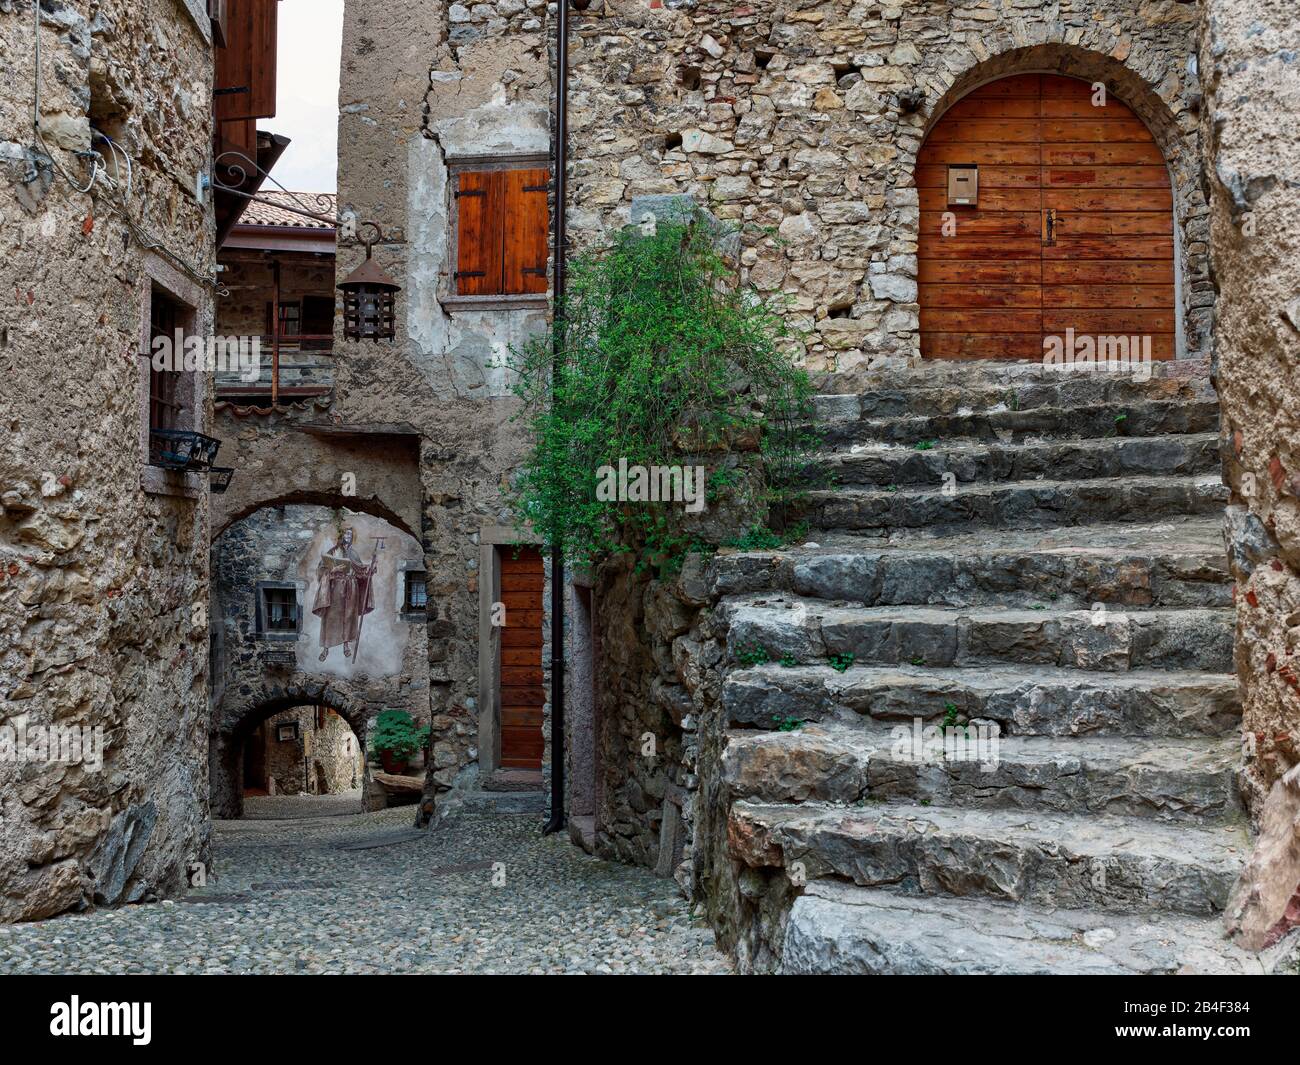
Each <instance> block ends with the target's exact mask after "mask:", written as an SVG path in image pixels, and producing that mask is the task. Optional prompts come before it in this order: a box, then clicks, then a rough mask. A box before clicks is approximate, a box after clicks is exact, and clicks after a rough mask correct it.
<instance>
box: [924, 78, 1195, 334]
mask: <svg viewBox="0 0 1300 1065" xmlns="http://www.w3.org/2000/svg"><path fill="white" fill-rule="evenodd" d="M962 163H965V164H975V165H977V166H978V167H979V202H978V205H977V206H974V207H964V206H952V207H950V206H949V205H948V203H947V171H948V166H949V165H950V164H962ZM916 184H917V188H918V194H919V201H920V222H921V231H920V240H919V243H918V267H919V275H918V276H919V289H920V296H919V300H920V305H921V354H922V356H923V357H926V358H948V359H976V358H987V359H1032V360H1039V359H1041V358H1042V356H1043V340H1044V338H1045V337H1047V336H1064V335H1065V330H1066V328H1067V327H1072V328H1073V329H1074V331H1075V333H1076V334H1103V333H1104V334H1124V335H1128V334H1134V333H1149V334H1152V336H1153V356H1154V357H1156V358H1172V357H1173V354H1174V313H1175V312H1174V292H1173V198H1172V191H1171V187H1170V181H1169V174H1168V171H1167V170H1166V168H1165V165H1164V160H1163V157H1162V156H1161V154H1160V149H1159V147H1158V146H1157V145H1156V144H1155V141H1154V140H1153V139H1152V137H1151V134H1150V132H1149V131H1148V130H1147V128H1146V126H1145V125H1144V124H1143V123H1142V122H1141V121H1140V120H1139V119H1138V118H1137V117H1136V116H1135V115H1134V114H1133V112H1132V111H1131V110H1129V108H1128V107H1126V106H1125V105H1124V104H1123V103H1121V102H1120V101H1119V100H1116V99H1114V97H1112V96H1109V95H1108V96H1107V97H1106V98H1105V102H1104V104H1100V105H1099V104H1098V103H1097V102H1096V100H1095V98H1094V90H1093V88H1092V86H1091V84H1090V83H1088V82H1084V81H1078V80H1076V79H1074V78H1066V77H1061V76H1058V75H1053V74H1020V75H1013V76H1011V77H1007V78H1002V79H1000V80H999V81H995V82H991V83H989V84H988V85H984V86H981V87H980V88H978V89H976V90H975V91H974V92H972V93H971V94H970V95H968V96H966V97H964V98H963V99H962V100H960V101H959V102H958V103H957V104H955V105H954V106H953V107H952V108H951V109H950V110H949V111H948V112H947V113H946V114H945V115H944V116H943V117H942V118H941V119H940V120H939V122H938V123H937V124H936V125H935V127H934V129H933V130H932V131H931V132H930V135H929V136H928V137H927V138H926V141H925V144H924V145H923V146H922V148H921V151H920V153H919V155H918V158H917V168H916Z"/></svg>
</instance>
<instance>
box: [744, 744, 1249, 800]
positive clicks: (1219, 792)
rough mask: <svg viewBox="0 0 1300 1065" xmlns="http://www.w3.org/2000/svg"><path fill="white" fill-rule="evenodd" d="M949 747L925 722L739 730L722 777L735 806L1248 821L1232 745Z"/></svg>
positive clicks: (1237, 748)
mask: <svg viewBox="0 0 1300 1065" xmlns="http://www.w3.org/2000/svg"><path fill="white" fill-rule="evenodd" d="M943 742H944V741H943V740H942V739H940V738H939V737H938V736H937V735H936V734H935V733H934V731H933V730H931V731H930V732H929V733H927V732H926V731H925V730H923V728H922V726H921V724H920V722H919V721H918V722H915V723H913V724H911V725H897V726H894V727H892V728H890V727H888V726H879V725H877V726H874V727H868V728H862V727H849V726H845V725H838V724H827V725H815V724H810V725H804V726H803V727H801V728H798V729H795V730H793V731H787V732H757V731H754V730H752V729H751V730H732V731H731V732H729V733H728V734H727V744H726V748H725V750H724V751H723V757H722V779H723V781H724V783H725V784H726V786H727V789H728V792H729V794H730V796H731V798H732V799H742V800H747V801H753V802H765V803H794V802H807V801H819V802H841V803H856V802H859V801H861V800H864V799H870V800H872V801H881V802H886V803H906V804H912V805H915V804H920V805H923V806H925V805H929V806H945V807H968V808H972V809H1018V810H1042V811H1048V812H1055V813H1065V814H1085V813H1094V814H1118V815H1123V816H1129V817H1139V818H1150V819H1153V820H1158V821H1203V820H1206V819H1223V818H1235V817H1237V816H1239V815H1240V813H1241V804H1240V800H1239V797H1238V793H1237V784H1236V769H1237V764H1238V762H1239V760H1240V753H1241V751H1240V745H1239V743H1238V742H1237V740H1236V739H1235V738H1233V737H1223V738H1219V737H1210V736H1201V737H1194V738H1190V739H1137V738H1134V737H1131V736H1125V737H1096V736H1087V737H1079V736H1069V737H1057V736H1001V735H996V734H995V730H991V729H989V728H988V727H986V726H985V727H972V728H970V729H962V728H957V729H956V730H954V731H952V732H949V734H948V737H947V742H946V745H945V746H943V747H940V746H939V744H940V743H943Z"/></svg>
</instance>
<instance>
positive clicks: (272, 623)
mask: <svg viewBox="0 0 1300 1065" xmlns="http://www.w3.org/2000/svg"><path fill="white" fill-rule="evenodd" d="M261 607H262V618H261V620H262V626H261V627H262V631H263V632H269V633H296V632H297V631H298V589H297V587H296V586H293V585H290V586H284V585H279V586H276V585H263V586H262V603H261Z"/></svg>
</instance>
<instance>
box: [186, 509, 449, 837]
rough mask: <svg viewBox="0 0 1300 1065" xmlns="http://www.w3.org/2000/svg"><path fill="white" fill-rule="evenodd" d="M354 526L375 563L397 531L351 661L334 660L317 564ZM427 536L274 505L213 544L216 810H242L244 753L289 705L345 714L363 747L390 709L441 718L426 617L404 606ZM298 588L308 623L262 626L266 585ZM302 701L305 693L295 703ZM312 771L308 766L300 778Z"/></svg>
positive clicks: (342, 514)
mask: <svg viewBox="0 0 1300 1065" xmlns="http://www.w3.org/2000/svg"><path fill="white" fill-rule="evenodd" d="M340 523H341V524H343V525H345V526H347V527H348V528H351V529H352V530H353V531H354V537H355V539H354V542H355V547H356V551H357V554H358V555H359V556H361V557H362V560H363V561H365V562H369V560H370V559H371V557H372V555H373V554H374V551H375V544H374V539H373V538H374V537H376V536H383V537H386V546H385V547H384V548H383V550H382V551H381V552H380V553H379V556H378V558H379V564H378V569H377V570H376V576H375V580H374V584H373V592H374V609H373V611H372V612H370V613H369V614H367V615H366V616H365V619H364V622H363V627H362V630H361V634H360V635H361V639H360V641H359V645H358V644H353V645H352V646H351V650H352V652H353V654H352V656H351V657H350V658H348V657H345V656H344V655H343V653H342V652H343V648H341V647H337V646H335V647H330V648H329V649H328V654H327V657H326V659H325V661H323V662H322V661H321V660H320V659H319V653H320V652H321V650H322V647H321V645H320V641H319V640H318V638H317V634H318V630H319V626H320V619H319V618H317V617H316V616H315V615H314V614H313V613H312V608H313V603H314V602H315V599H316V595H315V590H316V587H317V584H316V568H317V565H318V562H319V560H320V557H321V554H322V552H323V551H324V550H328V549H329V547H330V546H331V545H332V543H333V540H334V538H335V533H336V528H337V526H338V525H339V524H340ZM421 560H422V549H421V548H420V545H419V543H418V542H417V541H416V540H415V539H414V538H412V537H411V536H409V535H407V534H406V533H404V532H402V531H401V530H400V529H398V528H396V527H394V526H392V525H390V524H388V523H387V522H386V521H384V520H382V519H381V518H377V517H373V516H370V515H367V514H361V513H356V512H351V511H348V510H345V509H337V510H336V509H332V508H326V507H319V506H298V505H289V506H284V507H265V508H262V509H261V510H258V511H257V512H255V513H254V514H252V515H250V516H248V517H246V518H243V519H241V520H240V521H238V522H235V523H234V524H233V525H231V526H230V527H229V528H228V529H226V530H225V531H224V532H223V533H222V534H221V535H220V536H219V537H218V539H217V540H216V542H215V543H214V545H213V551H212V574H213V588H212V592H213V604H212V611H213V613H212V624H213V627H214V632H215V633H216V634H217V640H216V641H215V643H216V647H217V651H216V655H215V658H216V665H215V668H214V672H215V673H216V674H218V675H219V677H220V691H221V696H220V698H219V700H218V701H217V704H216V706H215V707H214V710H213V718H212V735H211V752H212V753H211V764H212V807H213V812H214V816H220V817H237V816H239V812H240V808H241V801H240V800H241V792H242V788H241V787H240V784H239V779H240V778H239V756H240V752H241V750H242V746H243V743H244V740H245V739H246V737H247V736H248V735H249V733H250V732H251V731H252V730H253V728H254V727H255V726H256V725H258V724H259V723H261V722H262V721H265V720H268V719H270V718H271V717H273V716H274V715H275V714H277V713H280V712H281V711H283V710H286V709H291V708H293V707H295V706H298V705H304V704H312V705H320V706H325V707H328V708H330V709H332V710H334V711H336V712H337V713H338V714H339V715H340V716H341V717H342V718H344V719H345V721H346V722H347V724H348V725H349V726H350V728H351V730H352V732H353V733H355V735H356V737H357V740H358V742H359V743H361V744H362V745H363V746H364V744H365V739H366V734H367V731H368V728H369V725H370V722H371V721H372V720H373V719H374V716H375V715H376V714H377V713H378V712H379V711H380V710H387V709H401V710H406V711H407V712H408V713H410V714H411V716H412V717H414V718H415V719H416V720H417V721H418V722H421V723H427V722H429V720H430V717H431V714H430V703H429V660H428V648H427V643H426V639H425V636H426V632H427V626H426V620H425V617H424V616H423V615H416V614H407V613H404V612H403V611H402V592H403V587H402V580H403V577H402V574H403V572H404V567H411V568H417V569H418V568H419V566H420V564H421ZM264 582H272V583H276V584H285V585H290V586H293V587H294V589H295V594H296V596H297V600H298V603H299V609H300V612H301V622H300V627H299V629H300V631H298V632H297V633H286V634H278V633H270V632H266V631H264V630H265V626H261V627H259V624H258V617H259V609H260V608H259V603H258V596H259V594H260V592H259V585H260V584H262V583H264ZM295 700H296V701H295ZM300 775H301V774H300Z"/></svg>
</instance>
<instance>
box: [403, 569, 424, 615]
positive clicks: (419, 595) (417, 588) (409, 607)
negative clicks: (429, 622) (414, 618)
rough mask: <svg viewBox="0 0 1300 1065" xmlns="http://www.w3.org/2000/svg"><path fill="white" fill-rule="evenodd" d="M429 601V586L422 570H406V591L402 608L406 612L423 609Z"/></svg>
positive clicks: (415, 611) (416, 611)
mask: <svg viewBox="0 0 1300 1065" xmlns="http://www.w3.org/2000/svg"><path fill="white" fill-rule="evenodd" d="M428 602H429V586H428V583H427V580H426V577H425V575H424V574H423V573H422V572H417V571H415V570H408V571H407V573H406V593H405V596H404V597H403V601H402V609H403V610H405V611H406V612H408V613H419V612H420V611H423V610H424V609H425V608H426V607H427V605H428Z"/></svg>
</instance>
